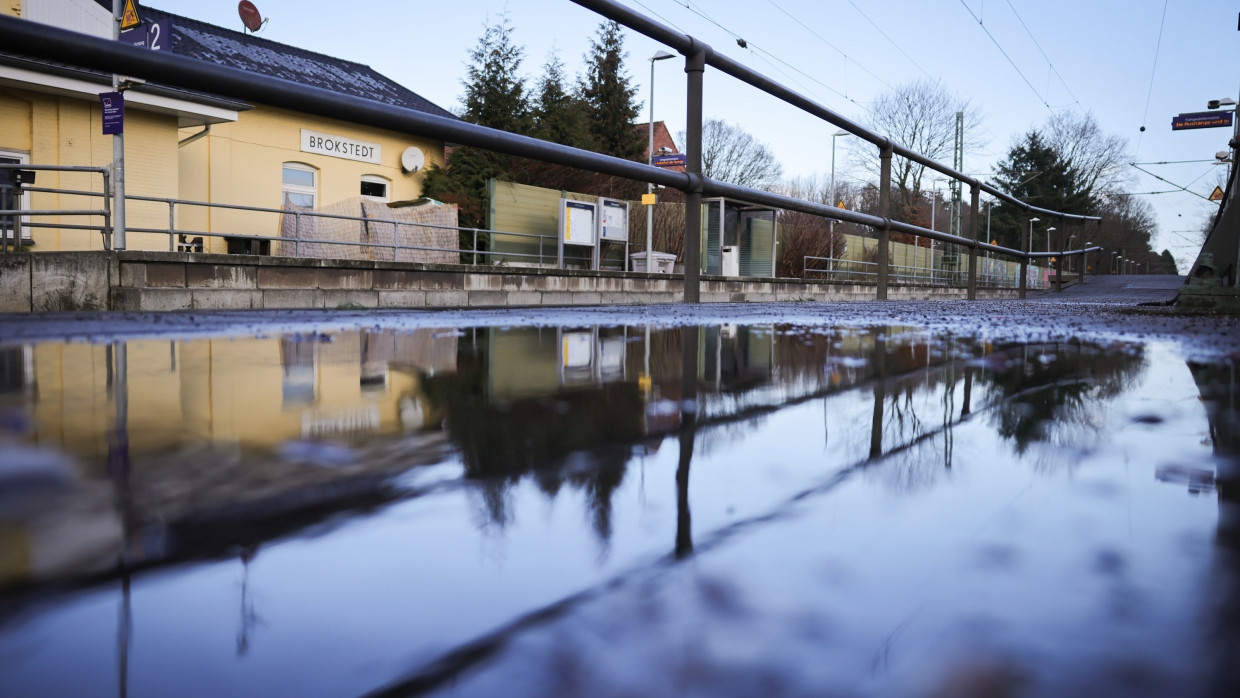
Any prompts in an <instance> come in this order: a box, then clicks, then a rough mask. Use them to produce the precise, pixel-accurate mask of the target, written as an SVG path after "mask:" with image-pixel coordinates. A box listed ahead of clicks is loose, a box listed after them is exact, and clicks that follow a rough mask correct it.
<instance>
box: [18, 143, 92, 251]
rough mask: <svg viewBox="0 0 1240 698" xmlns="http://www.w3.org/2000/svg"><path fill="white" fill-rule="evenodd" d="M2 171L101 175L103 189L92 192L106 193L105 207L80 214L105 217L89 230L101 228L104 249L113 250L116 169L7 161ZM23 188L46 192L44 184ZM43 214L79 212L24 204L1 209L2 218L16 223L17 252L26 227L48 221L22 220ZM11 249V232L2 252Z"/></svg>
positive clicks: (42, 225)
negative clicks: (37, 208)
mask: <svg viewBox="0 0 1240 698" xmlns="http://www.w3.org/2000/svg"><path fill="white" fill-rule="evenodd" d="M0 170H34V171H36V172H83V173H90V174H98V175H100V177H101V178H102V179H103V191H102V192H100V193H98V194H96V193H95V192H90V194H89V195H91V196H95V195H98V196H102V197H103V209H102V210H99V211H95V210H91V211H88V212H87V213H85V214H78V215H91V216H94V215H99V216H103V226H102V227H101V228H94V227H91V228H89V229H91V230H99V232H100V234H101V235H103V248H104V249H109V248H110V247H111V244H112V171H111V169H109V168H107V167H93V166H87V165H34V164H30V163H4V164H0ZM0 189H7V190H10V191H12V190H13V189H15V187H14V186H13V185H4V186H0ZM21 189H22V191H43V189H42V188H41V187H40V188H35V187H21ZM74 194H75V195H78V193H77V192H74ZM43 215H75V214H74V213H73V212H63V211H57V212H55V213H52V214H45V213H43V212H42V211H31V210H26V209H22V208H21V206H20V204H19V206H18V208H17V209H8V210H3V211H0V217H3V216H9V217H10V220H11V221H12V223H13V250H14V251H17V250H18V249H20V245H21V236H20V231H21V228H22V227H31V228H43V227H47V226H46V225H44V224H39V223H29V222H27V221H23V220H22V219H23V218H25V217H27V216H43ZM8 251H9V248H8V235H7V234H6V235H5V238H4V240H3V241H0V252H8Z"/></svg>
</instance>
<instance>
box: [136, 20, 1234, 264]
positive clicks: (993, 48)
mask: <svg viewBox="0 0 1240 698" xmlns="http://www.w3.org/2000/svg"><path fill="white" fill-rule="evenodd" d="M254 2H255V4H256V5H257V6H258V8H259V10H260V12H261V13H262V15H263V16H264V17H265V18H267V19H268V20H269V21H268V23H267V25H266V26H265V27H264V29H263V30H262V31H261V33H260V36H263V37H265V38H268V39H272V40H275V41H279V42H282V43H288V44H292V45H295V46H299V47H302V48H305V49H308V50H312V51H318V52H322V53H327V54H330V55H334V56H338V57H340V58H344V59H348V60H352V61H357V62H359V63H365V64H368V65H370V66H371V67H373V68H375V69H376V70H378V71H379V72H381V73H383V74H385V75H387V76H388V77H390V78H392V79H394V80H396V81H397V82H399V83H401V84H402V85H404V86H405V87H407V88H409V89H411V90H413V91H414V92H417V93H418V94H420V95H422V96H423V97H426V98H427V99H430V100H431V101H432V102H435V103H436V104H439V105H440V106H442V107H444V108H447V109H451V110H453V111H456V110H458V109H459V108H460V97H461V94H462V85H461V81H462V79H463V77H464V75H465V70H466V65H467V61H468V51H469V49H470V48H471V47H473V46H474V45H475V44H476V43H477V40H478V37H479V36H480V35H481V34H482V30H483V26H484V24H485V23H486V22H487V21H488V20H490V21H494V20H496V19H497V18H498V17H500V16H501V15H502V14H504V13H507V15H508V19H509V22H510V23H511V24H512V26H513V35H514V38H515V41H516V43H517V44H518V45H520V46H522V47H524V50H525V59H524V63H523V66H522V68H523V73H524V74H525V75H526V76H527V77H528V78H529V79H530V82H531V84H532V83H533V81H534V80H535V79H536V78H537V77H538V76H539V75H540V74H541V72H542V71H541V69H542V66H543V64H544V63H545V62H546V60H547V57H548V56H549V55H550V53H551V52H553V51H554V52H557V53H558V55H559V57H560V59H561V60H562V61H564V63H565V66H566V69H567V72H568V73H569V74H570V75H577V74H579V73H580V72H582V66H583V63H584V55H585V53H586V51H587V50H588V48H589V44H590V39H591V37H592V36H593V35H594V33H595V30H596V28H597V26H598V24H599V22H600V17H599V16H598V15H596V14H594V13H593V12H591V11H589V10H586V9H584V8H581V7H580V6H578V5H576V4H574V3H573V2H571V1H570V0H508V1H507V2H505V1H504V0H451V1H445V0H433V1H427V0H365V1H363V2H354V3H346V4H343V5H341V4H338V3H318V2H316V3H307V2H305V1H304V0H298V1H294V0H254ZM149 4H151V5H154V6H156V7H159V8H160V9H164V10H167V11H170V12H174V13H177V14H182V15H186V16H189V17H193V18H195V19H200V20H203V21H207V22H211V23H213V24H218V25H220V26H224V27H230V28H235V29H241V27H242V25H241V20H240V19H239V18H238V15H237V4H236V3H235V2H233V1H232V0H194V1H193V2H188V1H185V0H161V1H160V2H151V3H149ZM621 4H624V5H627V6H629V7H631V8H632V9H634V10H636V11H638V12H641V13H642V14H645V15H647V16H649V17H651V18H653V19H655V20H657V21H660V22H662V23H664V24H666V25H669V26H671V27H672V28H673V29H675V30H678V31H680V32H681V33H684V34H689V35H691V36H694V37H695V38H697V39H699V40H702V41H704V42H706V43H707V44H709V45H710V46H711V47H712V48H713V49H715V50H716V51H717V52H719V53H722V54H724V55H727V56H729V57H730V58H732V59H734V60H737V61H739V62H741V63H743V64H745V65H747V66H749V67H750V68H753V69H755V70H757V71H759V72H761V73H763V74H765V75H766V76H768V77H769V78H771V79H773V80H775V81H777V82H780V83H782V84H783V85H785V86H786V87H789V88H791V89H793V90H795V91H797V92H799V93H801V94H803V95H805V96H807V97H809V98H811V99H813V100H814V101H816V102H818V103H819V104H821V105H823V106H825V107H827V108H829V109H831V110H833V111H836V112H838V113H840V114H842V115H844V116H846V117H848V118H851V119H854V120H857V121H863V120H864V119H865V116H866V112H867V110H868V109H869V107H870V104H871V103H872V102H873V101H874V99H875V97H876V96H877V95H879V94H881V93H882V92H884V91H886V90H889V89H891V88H892V87H894V86H899V85H901V84H905V83H908V82H910V81H913V80H917V79H930V80H933V81H935V82H938V83H939V84H941V85H942V86H943V87H944V88H945V89H946V90H948V91H949V92H951V93H953V94H955V95H958V96H959V97H961V98H963V99H966V100H968V101H969V102H970V103H971V105H972V106H974V107H976V108H977V109H978V110H979V111H980V113H981V115H982V120H981V124H980V127H979V132H978V133H975V134H972V135H973V136H974V137H976V138H977V139H978V140H980V141H981V142H982V143H983V145H982V146H981V147H979V148H978V149H976V150H975V151H973V152H969V153H966V158H965V171H966V172H967V173H969V174H971V175H974V176H979V177H983V178H985V177H987V176H988V175H989V174H990V173H991V172H992V171H993V169H994V164H995V163H996V162H997V161H999V160H1001V159H1002V158H1003V157H1004V155H1005V154H1006V152H1007V150H1008V148H1009V147H1010V146H1011V144H1012V143H1013V140H1014V139H1016V138H1019V137H1021V136H1022V135H1023V134H1025V133H1026V132H1028V131H1029V130H1030V129H1033V128H1038V127H1040V126H1042V125H1043V124H1044V123H1045V122H1046V120H1047V119H1048V118H1049V117H1050V116H1051V114H1052V113H1053V112H1054V111H1057V110H1081V111H1086V112H1092V113H1093V115H1094V116H1095V117H1096V118H1097V120H1098V122H1099V124H1100V126H1101V127H1102V129H1103V130H1104V131H1105V132H1107V133H1109V134H1116V135H1119V136H1121V137H1123V138H1125V139H1127V140H1128V143H1129V148H1130V151H1131V153H1132V157H1133V162H1136V163H1138V164H1140V166H1141V167H1142V168H1144V169H1146V170H1149V171H1150V172H1152V173H1154V174H1155V175H1157V176H1159V177H1162V178H1164V179H1165V180H1168V181H1159V180H1158V179H1155V178H1154V177H1152V176H1150V175H1146V174H1144V173H1142V172H1140V171H1139V170H1137V169H1136V168H1129V170H1130V174H1131V175H1132V176H1133V180H1132V184H1131V186H1130V188H1129V191H1132V192H1141V193H1143V194H1142V198H1143V199H1145V200H1146V201H1148V202H1149V203H1150V205H1151V206H1152V207H1153V209H1154V212H1155V216H1156V220H1157V222H1158V233H1157V234H1156V236H1155V238H1154V241H1153V246H1154V249H1155V251H1161V250H1163V249H1169V250H1171V252H1172V254H1173V255H1174V256H1175V257H1176V259H1177V261H1178V262H1179V265H1180V269H1181V271H1184V270H1186V269H1187V267H1188V265H1189V264H1191V262H1192V260H1193V259H1194V258H1195V256H1196V253H1197V251H1198V250H1199V249H1200V233H1199V231H1200V229H1201V226H1202V223H1203V221H1205V220H1206V218H1207V216H1209V215H1210V213H1211V211H1213V210H1214V209H1215V207H1216V204H1212V203H1210V202H1208V201H1206V200H1204V199H1203V198H1202V197H1205V196H1208V195H1209V193H1210V191H1211V190H1212V189H1213V188H1214V186H1215V185H1216V184H1220V183H1222V180H1223V176H1224V175H1225V172H1224V167H1223V166H1220V165H1215V164H1212V163H1211V162H1210V161H1212V160H1213V157H1214V153H1216V152H1218V151H1220V150H1224V149H1226V148H1227V141H1228V138H1229V136H1230V132H1229V131H1228V130H1227V129H1225V128H1213V129H1201V130H1196V131H1176V132H1172V130H1171V118H1172V117H1173V116H1174V115H1176V114H1179V113H1185V112H1198V111H1206V102H1207V101H1208V100H1210V99H1218V98H1224V97H1231V98H1235V99H1240V94H1238V90H1240V65H1238V64H1237V61H1236V60H1235V58H1234V56H1235V55H1236V54H1235V53H1234V52H1235V50H1236V48H1237V47H1238V46H1240V32H1238V31H1237V25H1238V21H1237V15H1238V13H1240V3H1235V4H1233V3H1227V2H1223V1H1222V0H1178V1H1177V2H1170V0H1124V1H1123V2H1120V1H1119V0H1105V1H1102V0H1072V1H1068V0H818V1H814V0H744V1H739V0H621ZM738 38H740V39H743V40H744V43H745V44H746V46H745V47H742V46H740V45H739V43H738V41H737V39H738ZM625 47H626V49H627V50H628V53H629V56H628V62H627V66H628V70H629V74H630V76H631V78H632V80H633V84H634V85H635V86H637V88H638V99H639V100H640V101H641V102H642V115H643V116H642V121H645V119H646V114H647V110H648V108H649V104H650V95H651V90H650V83H651V79H650V76H651V63H650V62H649V61H648V59H649V57H650V56H652V55H653V54H654V53H655V52H656V51H659V50H666V48H667V47H664V46H662V45H660V44H658V43H657V42H654V41H652V40H650V39H647V38H646V37H644V36H640V35H638V34H636V33H634V32H632V31H627V32H626V39H625ZM673 53H675V52H674V51H673ZM705 85H706V93H705V115H706V117H707V118H722V119H725V120H727V121H729V122H731V123H734V124H737V125H740V126H741V127H743V128H745V129H746V130H748V131H750V132H751V133H753V134H754V135H755V136H756V137H757V138H758V139H759V140H760V141H762V142H764V143H765V144H766V145H767V146H769V147H770V149H771V150H772V151H773V152H774V154H775V156H776V158H777V159H778V160H779V161H780V163H781V164H782V166H783V169H784V174H785V176H803V175H811V174H819V175H822V176H824V177H829V176H830V171H831V146H832V143H831V141H832V138H831V134H832V133H834V132H836V131H837V129H836V128H835V127H833V126H831V125H830V124H828V123H825V122H822V121H819V120H817V119H814V118H811V117H808V116H806V115H804V114H803V113H801V112H799V111H798V110H796V109H794V108H793V107H790V106H788V105H786V104H783V103H782V102H780V101H778V100H776V99H774V98H772V97H769V96H767V95H765V94H764V93H761V92H759V91H757V90H755V89H753V88H751V87H749V86H747V85H744V84H741V83H739V82H738V81H736V80H734V79H732V78H730V77H728V76H726V75H723V74H721V73H719V72H718V71H714V70H713V69H710V68H708V69H707V72H706V75H705ZM684 93H685V76H684V72H683V62H682V61H681V60H680V59H679V58H677V59H672V60H665V61H660V62H658V63H655V64H654V92H653V97H654V99H653V105H654V118H655V120H656V121H666V122H667V123H668V126H669V127H670V128H671V130H672V132H673V133H674V134H675V133H679V132H680V131H682V130H683V129H684V126H685V117H684V115H685V97H684ZM1142 126H1144V127H1145V131H1144V132H1142V131H1141V130H1140V129H1141V127H1142ZM678 144H679V145H681V147H683V143H679V141H678ZM836 145H837V148H838V150H837V155H836V176H837V177H841V178H842V177H850V176H861V175H862V173H860V172H850V171H849V164H848V163H849V157H848V150H849V149H850V148H856V147H868V146H865V145H864V142H863V141H860V140H859V139H856V138H848V137H841V138H838V139H836ZM1172 161H1193V162H1187V163H1181V164H1151V165H1146V164H1141V163H1166V162H1172ZM1168 182H1169V183H1168ZM1178 187H1186V188H1187V189H1188V190H1189V191H1190V192H1193V193H1187V192H1182V191H1178V192H1176V193H1163V194H1144V193H1145V192H1165V191H1167V190H1173V189H1177V188H1178Z"/></svg>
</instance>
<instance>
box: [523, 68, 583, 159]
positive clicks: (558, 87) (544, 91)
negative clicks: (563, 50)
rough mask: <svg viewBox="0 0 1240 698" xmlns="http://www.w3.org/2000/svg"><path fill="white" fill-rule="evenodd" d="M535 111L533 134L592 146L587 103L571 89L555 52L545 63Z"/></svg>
mask: <svg viewBox="0 0 1240 698" xmlns="http://www.w3.org/2000/svg"><path fill="white" fill-rule="evenodd" d="M531 113H532V115H533V129H532V131H531V134H530V135H532V136H534V137H535V138H541V139H543V140H545V141H552V142H554V143H561V144H563V145H571V146H573V147H575V148H586V147H589V135H588V133H587V131H586V109H585V104H583V103H582V101H581V99H580V98H579V97H578V96H577V95H575V94H572V93H571V92H569V91H568V88H567V86H566V85H565V83H564V63H563V62H561V61H560V57H559V56H558V55H557V54H556V53H554V52H552V53H551V55H549V56H548V57H547V63H546V65H544V66H543V75H542V78H541V79H540V80H539V82H538V94H537V95H536V96H535V97H534V102H533V105H532V109H531Z"/></svg>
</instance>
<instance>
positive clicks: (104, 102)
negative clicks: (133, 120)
mask: <svg viewBox="0 0 1240 698" xmlns="http://www.w3.org/2000/svg"><path fill="white" fill-rule="evenodd" d="M99 104H100V105H101V106H102V107H103V135H105V136H115V135H117V134H119V133H124V132H125V95H124V94H123V93H121V92H104V93H102V94H100V95H99Z"/></svg>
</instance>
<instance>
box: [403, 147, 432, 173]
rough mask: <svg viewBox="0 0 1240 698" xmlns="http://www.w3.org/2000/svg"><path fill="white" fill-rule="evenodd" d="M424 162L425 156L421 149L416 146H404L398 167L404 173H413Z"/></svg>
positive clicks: (420, 167)
mask: <svg viewBox="0 0 1240 698" xmlns="http://www.w3.org/2000/svg"><path fill="white" fill-rule="evenodd" d="M425 164H426V156H425V155H423V154H422V151H421V150H420V149H418V148H417V147H414V146H409V147H408V148H405V152H403V153H401V154H400V168H401V169H402V170H404V171H405V173H406V174H413V173H414V172H417V171H418V170H420V169H422V166H423V165H425Z"/></svg>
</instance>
